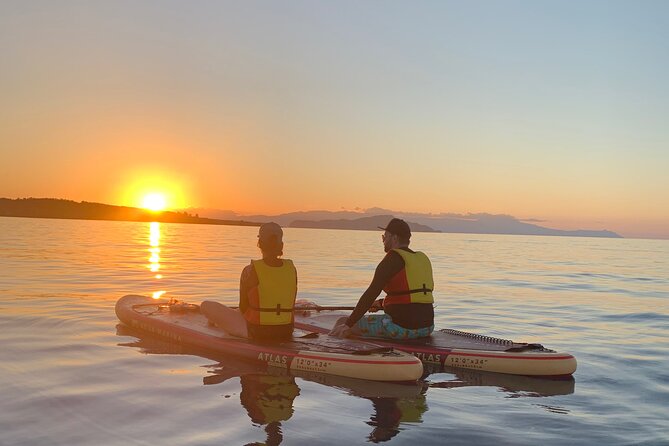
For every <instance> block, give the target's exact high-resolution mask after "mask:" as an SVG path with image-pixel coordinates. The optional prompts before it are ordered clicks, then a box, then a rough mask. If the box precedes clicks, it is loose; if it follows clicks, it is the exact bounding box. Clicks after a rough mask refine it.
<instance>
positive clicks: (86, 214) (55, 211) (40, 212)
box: [0, 198, 260, 226]
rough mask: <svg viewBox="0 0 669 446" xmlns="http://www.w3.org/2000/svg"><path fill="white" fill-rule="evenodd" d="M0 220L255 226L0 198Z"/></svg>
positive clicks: (129, 209) (99, 206) (182, 214)
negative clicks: (13, 218)
mask: <svg viewBox="0 0 669 446" xmlns="http://www.w3.org/2000/svg"><path fill="white" fill-rule="evenodd" d="M0 216H2V217H30V218H63V219H78V220H116V221H157V222H161V223H194V224H208V225H241V226H259V225H260V223H252V222H249V221H240V220H216V219H211V218H201V217H199V216H197V215H195V216H193V215H190V214H188V213H186V212H171V211H161V212H154V211H149V210H146V209H139V208H134V207H127V206H113V205H109V204H102V203H89V202H86V201H82V202H81V203H78V202H76V201H71V200H61V199H56V198H19V199H16V200H12V199H9V198H0Z"/></svg>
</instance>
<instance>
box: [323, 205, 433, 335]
mask: <svg viewBox="0 0 669 446" xmlns="http://www.w3.org/2000/svg"><path fill="white" fill-rule="evenodd" d="M379 229H383V230H384V232H383V234H382V235H381V238H382V240H383V250H384V251H385V252H386V256H385V257H384V258H383V260H381V262H380V263H379V264H378V266H377V267H376V271H375V272H374V278H373V279H372V283H371V284H370V285H369V287H368V288H367V290H366V291H365V292H364V293H363V294H362V296H361V297H360V299H359V300H358V304H357V305H356V307H355V309H354V310H353V312H352V313H351V315H350V316H348V317H347V318H341V319H340V320H339V321H337V324H336V325H335V327H334V328H333V329H332V330H331V331H330V335H332V336H338V337H341V338H343V337H347V336H349V335H357V336H362V337H373V338H389V339H416V338H421V337H425V336H429V335H430V334H431V333H432V331H433V330H434V308H433V306H432V305H433V303H434V299H433V297H432V289H433V288H434V279H433V278H432V264H431V263H430V260H429V259H428V258H427V256H426V255H425V254H423V253H422V252H420V251H413V250H411V249H410V248H409V242H410V239H411V229H410V228H409V225H408V224H407V222H405V221H404V220H402V219H399V218H393V219H392V220H390V222H389V223H388V225H387V226H386V227H385V228H382V227H379ZM381 291H385V292H386V297H385V298H384V299H379V300H375V299H376V298H377V297H378V296H379V294H381ZM380 309H383V312H384V314H382V315H365V313H367V311H377V310H380Z"/></svg>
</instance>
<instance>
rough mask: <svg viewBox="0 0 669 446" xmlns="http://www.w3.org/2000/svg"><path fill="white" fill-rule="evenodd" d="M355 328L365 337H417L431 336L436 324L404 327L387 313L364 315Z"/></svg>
mask: <svg viewBox="0 0 669 446" xmlns="http://www.w3.org/2000/svg"><path fill="white" fill-rule="evenodd" d="M355 328H356V329H357V330H359V331H360V335H359V336H361V337H363V338H386V339H417V338H424V337H426V336H430V334H431V333H432V331H433V330H434V325H431V326H429V327H423V328H415V329H411V328H404V327H400V326H399V325H397V324H394V323H393V320H392V318H391V317H390V316H389V315H387V314H380V315H375V314H374V315H367V316H364V317H362V318H361V319H360V320H359V321H358V322H357V323H356V324H355Z"/></svg>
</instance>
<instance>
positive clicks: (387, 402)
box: [367, 393, 427, 443]
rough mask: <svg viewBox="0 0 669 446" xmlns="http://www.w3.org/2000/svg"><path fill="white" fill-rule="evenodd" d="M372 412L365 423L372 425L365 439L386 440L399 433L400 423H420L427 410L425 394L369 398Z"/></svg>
mask: <svg viewBox="0 0 669 446" xmlns="http://www.w3.org/2000/svg"><path fill="white" fill-rule="evenodd" d="M369 399H370V400H371V401H372V404H373V405H374V414H373V415H372V416H371V417H370V419H369V421H368V422H367V424H369V425H370V426H373V427H374V430H372V432H371V433H370V434H369V437H367V439H368V440H369V441H371V442H372V443H380V442H382V441H388V440H390V439H391V438H393V437H394V436H395V435H397V434H399V432H400V429H399V425H400V423H422V422H423V420H422V416H423V413H425V411H427V402H426V401H425V394H424V393H421V394H420V395H418V396H415V397H411V398H369Z"/></svg>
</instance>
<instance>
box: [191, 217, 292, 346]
mask: <svg viewBox="0 0 669 446" xmlns="http://www.w3.org/2000/svg"><path fill="white" fill-rule="evenodd" d="M258 247H259V248H260V251H261V252H262V259H260V260H252V261H251V264H250V265H247V266H246V267H245V268H244V269H243V270H242V275H241V278H240V280H239V309H238V310H236V309H233V308H229V307H226V306H225V305H222V304H220V303H218V302H212V301H204V302H202V304H201V305H200V311H201V312H202V314H204V315H205V316H207V319H209V321H210V322H211V323H213V324H215V325H217V326H219V327H221V328H222V329H224V330H225V331H227V332H228V333H230V334H231V335H233V336H239V337H242V338H250V339H255V340H279V341H280V340H286V339H290V338H291V337H292V335H293V307H294V305H295V298H296V296H297V270H296V269H295V265H293V262H292V260H288V259H281V258H279V257H281V256H282V255H283V230H282V229H281V226H279V225H278V224H276V223H265V224H263V225H262V226H260V229H259V231H258Z"/></svg>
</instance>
